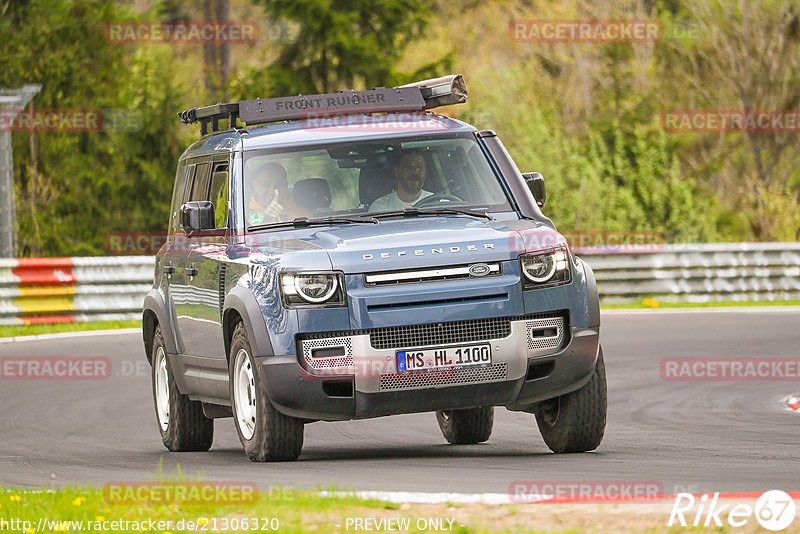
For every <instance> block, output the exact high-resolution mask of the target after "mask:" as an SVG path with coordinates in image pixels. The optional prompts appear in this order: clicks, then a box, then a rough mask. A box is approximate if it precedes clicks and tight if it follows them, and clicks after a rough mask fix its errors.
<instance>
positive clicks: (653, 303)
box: [600, 298, 800, 310]
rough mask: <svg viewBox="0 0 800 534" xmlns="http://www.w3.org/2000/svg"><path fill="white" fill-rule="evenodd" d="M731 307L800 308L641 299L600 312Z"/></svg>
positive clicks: (792, 302) (763, 303)
mask: <svg viewBox="0 0 800 534" xmlns="http://www.w3.org/2000/svg"><path fill="white" fill-rule="evenodd" d="M732 306H739V307H747V306H800V300H778V301H775V300H756V301H752V302H750V301H748V302H735V301H721V302H662V301H660V300H658V299H654V298H649V299H642V301H641V302H633V303H630V304H601V305H600V309H601V310H639V309H650V310H651V309H658V308H728V307H732Z"/></svg>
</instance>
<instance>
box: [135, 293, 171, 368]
mask: <svg viewBox="0 0 800 534" xmlns="http://www.w3.org/2000/svg"><path fill="white" fill-rule="evenodd" d="M147 312H152V313H153V314H154V315H155V316H156V320H157V321H158V324H160V325H161V333H162V335H163V337H164V345H165V348H166V349H167V352H168V353H171V354H176V353H177V352H178V350H177V349H176V347H175V338H174V336H172V335H171V333H170V332H171V328H170V327H169V325H170V321H169V314H168V313H167V307H166V305H165V304H164V299H163V296H162V295H161V293H160V292H159V291H158V290H157V289H156V288H152V289H150V291H148V292H147V295H146V296H145V297H144V303H143V304H142V340H143V341H144V350H145V354H146V356H147V361H150V355H151V353H152V347H153V331H154V330H155V325H154V324H152V319H150V317H149V314H148V313H147ZM151 363H152V362H151Z"/></svg>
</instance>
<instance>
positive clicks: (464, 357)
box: [396, 343, 492, 373]
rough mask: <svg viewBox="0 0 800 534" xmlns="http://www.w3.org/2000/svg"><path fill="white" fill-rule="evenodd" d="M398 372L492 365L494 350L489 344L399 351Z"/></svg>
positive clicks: (397, 353)
mask: <svg viewBox="0 0 800 534" xmlns="http://www.w3.org/2000/svg"><path fill="white" fill-rule="evenodd" d="M396 355H397V371H398V372H400V373H411V372H414V371H433V370H438V369H449V368H453V367H464V366H469V365H482V364H489V363H492V348H491V346H490V345H489V344H488V343H484V344H480V345H466V346H463V347H442V348H433V349H412V350H398V351H397V352H396Z"/></svg>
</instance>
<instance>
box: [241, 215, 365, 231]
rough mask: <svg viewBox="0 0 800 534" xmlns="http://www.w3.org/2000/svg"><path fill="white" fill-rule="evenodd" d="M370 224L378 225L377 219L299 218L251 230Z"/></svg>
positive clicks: (254, 227) (255, 227) (252, 227)
mask: <svg viewBox="0 0 800 534" xmlns="http://www.w3.org/2000/svg"><path fill="white" fill-rule="evenodd" d="M354 223H369V224H378V219H376V218H375V217H321V218H316V219H309V218H307V217H297V218H296V219H294V220H292V221H284V222H275V223H267V224H259V225H256V226H251V227H250V230H266V229H276V228H308V227H310V226H328V225H331V224H354Z"/></svg>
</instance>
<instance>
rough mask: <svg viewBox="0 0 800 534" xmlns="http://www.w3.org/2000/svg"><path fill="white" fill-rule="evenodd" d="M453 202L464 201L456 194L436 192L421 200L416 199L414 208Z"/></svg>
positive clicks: (444, 204) (462, 202) (445, 204)
mask: <svg viewBox="0 0 800 534" xmlns="http://www.w3.org/2000/svg"><path fill="white" fill-rule="evenodd" d="M453 202H460V203H461V204H464V203H465V202H464V201H463V200H461V199H460V198H458V197H457V196H453V195H448V194H446V193H437V194H435V195H430V196H427V197H425V198H423V199H422V200H419V201H417V202H416V203H415V204H414V207H415V208H430V207H432V206H447V205H448V204H450V203H453Z"/></svg>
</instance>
